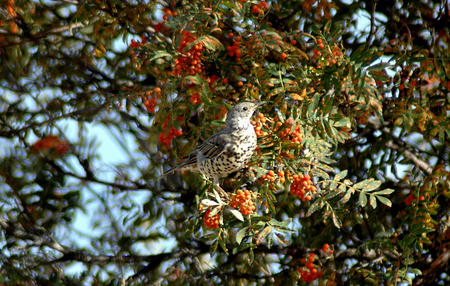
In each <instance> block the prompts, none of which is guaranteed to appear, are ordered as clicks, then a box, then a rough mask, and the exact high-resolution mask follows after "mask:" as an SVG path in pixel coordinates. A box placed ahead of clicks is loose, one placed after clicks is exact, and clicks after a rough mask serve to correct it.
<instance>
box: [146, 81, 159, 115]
mask: <svg viewBox="0 0 450 286" xmlns="http://www.w3.org/2000/svg"><path fill="white" fill-rule="evenodd" d="M145 96H146V97H144V98H143V99H142V100H143V102H144V106H145V108H146V109H147V112H149V113H153V112H155V109H156V106H157V105H158V101H157V100H158V99H160V98H161V88H159V87H155V89H153V93H152V92H151V91H147V92H145Z"/></svg>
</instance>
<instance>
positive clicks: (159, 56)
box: [150, 50, 172, 61]
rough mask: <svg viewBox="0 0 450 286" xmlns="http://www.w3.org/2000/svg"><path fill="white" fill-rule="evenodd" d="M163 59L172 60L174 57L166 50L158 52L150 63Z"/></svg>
mask: <svg viewBox="0 0 450 286" xmlns="http://www.w3.org/2000/svg"><path fill="white" fill-rule="evenodd" d="M162 57H169V58H172V55H171V54H169V53H168V52H166V51H164V50H160V51H156V52H155V54H154V55H153V57H151V58H150V61H154V60H156V59H159V58H162Z"/></svg>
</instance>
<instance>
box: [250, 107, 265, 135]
mask: <svg viewBox="0 0 450 286" xmlns="http://www.w3.org/2000/svg"><path fill="white" fill-rule="evenodd" d="M258 119H259V121H255V120H250V122H251V123H252V124H253V126H254V127H255V133H256V136H258V137H262V136H267V135H268V133H267V132H266V131H263V130H261V128H262V125H264V124H265V123H266V121H267V119H266V117H265V115H264V113H258Z"/></svg>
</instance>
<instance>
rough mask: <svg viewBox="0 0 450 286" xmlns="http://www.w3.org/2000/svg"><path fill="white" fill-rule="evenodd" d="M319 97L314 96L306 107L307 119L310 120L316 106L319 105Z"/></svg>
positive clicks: (317, 95)
mask: <svg viewBox="0 0 450 286" xmlns="http://www.w3.org/2000/svg"><path fill="white" fill-rule="evenodd" d="M319 101H320V95H319V94H318V93H316V94H314V97H313V100H312V102H311V103H310V104H309V105H308V110H307V113H306V114H307V117H308V118H310V117H311V116H312V113H313V112H315V111H316V109H317V105H319Z"/></svg>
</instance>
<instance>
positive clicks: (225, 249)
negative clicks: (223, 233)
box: [219, 237, 228, 253]
mask: <svg viewBox="0 0 450 286" xmlns="http://www.w3.org/2000/svg"><path fill="white" fill-rule="evenodd" d="M219 245H220V247H221V248H222V249H223V251H224V252H225V253H228V248H227V245H226V244H225V240H224V239H223V238H222V237H219Z"/></svg>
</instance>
